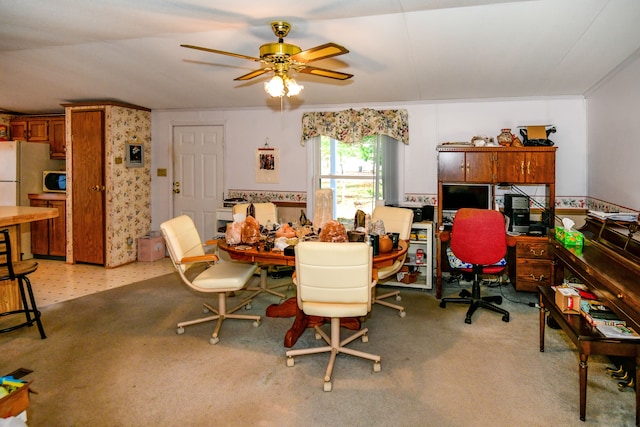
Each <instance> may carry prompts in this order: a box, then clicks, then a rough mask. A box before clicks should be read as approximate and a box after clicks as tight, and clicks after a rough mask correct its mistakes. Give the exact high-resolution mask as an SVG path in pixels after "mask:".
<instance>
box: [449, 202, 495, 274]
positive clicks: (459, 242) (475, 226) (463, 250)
mask: <svg viewBox="0 0 640 427" xmlns="http://www.w3.org/2000/svg"><path fill="white" fill-rule="evenodd" d="M451 249H452V250H453V253H454V254H455V255H456V257H458V258H459V259H461V260H462V261H464V262H468V263H470V264H480V265H490V264H495V263H497V262H498V261H500V260H501V259H502V258H504V257H505V255H506V253H507V233H506V229H505V221H504V216H503V215H502V214H501V213H500V212H498V211H493V210H489V209H471V208H463V209H460V210H458V212H457V213H456V216H455V218H454V220H453V228H452V230H451Z"/></svg>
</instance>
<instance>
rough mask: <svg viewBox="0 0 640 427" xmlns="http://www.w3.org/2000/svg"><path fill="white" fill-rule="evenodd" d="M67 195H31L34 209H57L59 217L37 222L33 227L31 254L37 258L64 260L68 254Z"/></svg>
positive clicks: (31, 203)
mask: <svg viewBox="0 0 640 427" xmlns="http://www.w3.org/2000/svg"><path fill="white" fill-rule="evenodd" d="M66 199H67V198H66V195H65V194H60V193H44V194H29V203H30V205H31V206H34V207H43V208H56V209H58V217H56V218H51V219H47V220H42V221H35V222H32V223H31V224H30V226H31V252H32V253H33V255H34V256H35V257H40V258H53V259H64V258H66V254H67V218H66V214H67V200H66Z"/></svg>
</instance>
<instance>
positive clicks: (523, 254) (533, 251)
mask: <svg viewBox="0 0 640 427" xmlns="http://www.w3.org/2000/svg"><path fill="white" fill-rule="evenodd" d="M516 257H517V258H518V259H520V258H536V259H551V251H550V250H549V244H548V243H547V242H546V241H542V242H531V241H526V242H518V243H517V244H516Z"/></svg>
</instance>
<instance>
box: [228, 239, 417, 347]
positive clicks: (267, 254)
mask: <svg viewBox="0 0 640 427" xmlns="http://www.w3.org/2000/svg"><path fill="white" fill-rule="evenodd" d="M337 244H339V243H337ZM218 249H219V250H222V251H225V252H226V253H228V254H229V257H230V258H231V259H232V260H233V261H236V262H247V263H258V264H261V265H265V266H268V265H287V266H294V267H295V265H296V258H295V255H285V254H284V251H282V250H269V251H267V250H265V248H264V244H263V243H258V244H254V245H246V244H240V245H229V244H227V242H226V241H225V240H224V239H221V240H219V241H218ZM408 249H409V242H408V241H407V240H400V241H399V242H398V248H397V249H392V250H391V251H389V252H386V253H381V254H378V255H375V256H374V257H373V260H372V278H373V279H374V280H377V279H378V270H379V269H380V268H383V267H389V266H391V265H393V263H394V262H395V261H396V260H397V259H398V258H400V257H403V256H404V255H405V254H406V253H407V250H408ZM260 280H261V287H265V286H266V280H267V276H266V268H263V269H262V271H261V277H260ZM267 316H269V317H292V316H295V320H294V321H293V324H292V325H291V328H289V330H288V331H287V333H286V334H285V338H284V346H285V347H287V348H291V347H293V345H294V344H295V343H296V342H297V341H298V338H300V336H301V335H302V333H303V332H304V330H305V329H306V328H307V327H314V326H316V325H319V324H322V323H324V322H325V321H326V319H324V318H322V317H318V316H308V315H306V314H305V313H304V312H303V311H302V310H300V308H299V307H298V303H297V299H296V297H293V298H289V299H288V300H286V301H284V302H283V303H281V304H278V305H275V304H274V305H271V306H269V307H268V308H267ZM341 326H344V327H346V328H349V329H354V330H357V329H360V319H359V318H348V319H342V321H341Z"/></svg>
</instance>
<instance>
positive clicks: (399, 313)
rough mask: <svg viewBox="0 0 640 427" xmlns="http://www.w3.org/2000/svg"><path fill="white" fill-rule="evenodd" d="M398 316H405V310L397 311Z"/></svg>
mask: <svg viewBox="0 0 640 427" xmlns="http://www.w3.org/2000/svg"><path fill="white" fill-rule="evenodd" d="M398 316H400V317H406V316H407V312H406V311H404V310H402V311H399V312H398Z"/></svg>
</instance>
